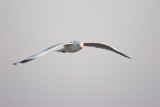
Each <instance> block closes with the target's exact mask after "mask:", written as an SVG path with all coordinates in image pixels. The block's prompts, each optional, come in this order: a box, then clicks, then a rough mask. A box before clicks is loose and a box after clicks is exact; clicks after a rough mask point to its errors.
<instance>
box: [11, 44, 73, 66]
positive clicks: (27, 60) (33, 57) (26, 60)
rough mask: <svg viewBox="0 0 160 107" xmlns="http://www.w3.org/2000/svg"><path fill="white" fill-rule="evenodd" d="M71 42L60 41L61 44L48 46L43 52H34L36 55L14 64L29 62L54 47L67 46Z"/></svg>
mask: <svg viewBox="0 0 160 107" xmlns="http://www.w3.org/2000/svg"><path fill="white" fill-rule="evenodd" d="M71 44H72V43H60V44H57V45H53V46H51V47H49V48H47V49H45V50H43V51H41V52H39V53H37V54H34V55H32V56H30V57H28V58H26V59H24V60H22V61H20V62H17V63H13V65H17V64H18V63H26V62H29V61H31V60H34V59H36V58H38V57H40V56H42V55H45V54H46V53H48V52H50V51H52V50H54V49H56V48H58V47H60V46H66V45H71Z"/></svg>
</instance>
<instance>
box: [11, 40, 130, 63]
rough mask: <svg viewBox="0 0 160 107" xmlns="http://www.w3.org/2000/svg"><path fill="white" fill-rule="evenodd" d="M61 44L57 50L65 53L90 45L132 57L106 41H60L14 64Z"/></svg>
mask: <svg viewBox="0 0 160 107" xmlns="http://www.w3.org/2000/svg"><path fill="white" fill-rule="evenodd" d="M61 46H64V47H63V48H62V49H59V50H56V51H57V52H63V53H66V52H68V53H73V52H77V51H79V50H81V49H82V48H83V47H84V46H89V47H96V48H101V49H107V50H110V51H113V52H115V53H117V54H120V55H122V56H124V57H126V58H130V57H128V56H127V55H125V54H123V53H121V52H119V51H118V50H116V49H114V48H113V47H111V46H109V45H107V44H104V43H96V42H80V41H72V42H68V43H59V44H57V45H53V46H51V47H49V48H47V49H45V50H43V51H41V52H39V53H37V54H34V55H32V56H30V57H28V58H26V59H24V60H22V61H20V62H17V63H14V64H13V65H16V64H18V63H26V62H29V61H31V60H34V59H36V58H38V57H40V56H42V55H44V54H46V53H48V52H50V51H51V50H54V49H57V48H59V47H61Z"/></svg>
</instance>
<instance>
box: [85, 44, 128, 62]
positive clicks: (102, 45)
mask: <svg viewBox="0 0 160 107" xmlns="http://www.w3.org/2000/svg"><path fill="white" fill-rule="evenodd" d="M84 46H89V47H96V48H101V49H107V50H110V51H113V52H115V53H117V54H120V55H122V56H124V57H126V58H130V57H129V56H127V55H125V54H123V53H121V52H119V51H118V50H116V49H114V48H113V47H111V46H109V45H107V44H104V43H95V42H84ZM130 59H131V58H130Z"/></svg>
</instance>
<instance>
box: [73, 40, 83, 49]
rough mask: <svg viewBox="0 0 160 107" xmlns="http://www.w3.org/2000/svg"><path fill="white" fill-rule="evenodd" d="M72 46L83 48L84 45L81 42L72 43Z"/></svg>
mask: <svg viewBox="0 0 160 107" xmlns="http://www.w3.org/2000/svg"><path fill="white" fill-rule="evenodd" d="M73 44H74V45H75V46H77V47H80V48H83V45H84V44H83V42H81V41H73Z"/></svg>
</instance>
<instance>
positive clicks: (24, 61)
mask: <svg viewBox="0 0 160 107" xmlns="http://www.w3.org/2000/svg"><path fill="white" fill-rule="evenodd" d="M31 60H33V59H27V60H22V61H20V62H17V63H13V65H17V64H18V63H26V62H29V61H31Z"/></svg>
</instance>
